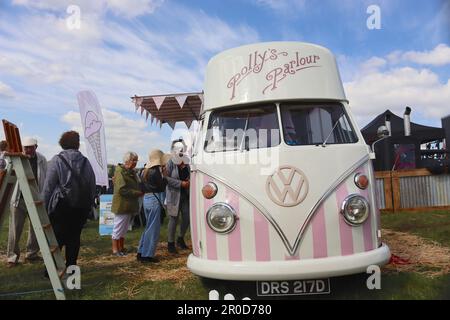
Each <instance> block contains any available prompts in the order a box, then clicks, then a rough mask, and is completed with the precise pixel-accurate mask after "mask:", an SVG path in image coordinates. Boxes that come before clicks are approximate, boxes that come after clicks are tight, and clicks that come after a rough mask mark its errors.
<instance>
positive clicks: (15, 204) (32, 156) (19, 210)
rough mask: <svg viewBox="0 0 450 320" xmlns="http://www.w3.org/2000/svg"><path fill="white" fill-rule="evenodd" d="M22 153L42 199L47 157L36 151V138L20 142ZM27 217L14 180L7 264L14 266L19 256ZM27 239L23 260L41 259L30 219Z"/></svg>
mask: <svg viewBox="0 0 450 320" xmlns="http://www.w3.org/2000/svg"><path fill="white" fill-rule="evenodd" d="M22 146H23V153H24V154H25V155H26V156H27V157H28V160H29V162H30V165H31V170H32V171H33V175H34V177H35V179H36V182H37V187H38V191H39V198H41V199H42V191H43V189H44V183H45V177H46V174H47V159H45V157H44V156H43V155H42V154H40V153H39V152H37V151H36V149H37V148H38V143H37V140H36V139H34V138H30V137H26V138H25V139H24V140H23V143H22ZM27 217H28V209H27V207H26V204H25V200H24V197H23V195H22V192H21V190H20V188H19V182H18V181H17V182H16V185H15V187H14V192H13V195H12V197H11V215H10V218H9V234H8V248H7V253H6V256H7V261H8V266H9V267H13V266H16V265H17V264H18V262H19V257H20V246H19V243H20V237H21V235H22V231H23V228H24V225H25V219H26V218H27ZM28 230H29V232H28V241H27V253H26V256H25V261H30V262H31V261H36V260H41V258H40V257H39V255H38V253H39V244H38V242H37V239H36V234H35V233H34V230H33V227H32V225H31V221H30V224H29V227H28Z"/></svg>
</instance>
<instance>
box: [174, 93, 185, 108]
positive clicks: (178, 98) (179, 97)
mask: <svg viewBox="0 0 450 320" xmlns="http://www.w3.org/2000/svg"><path fill="white" fill-rule="evenodd" d="M187 97H188V96H187V95H186V94H183V95H181V96H175V99H177V102H178V104H179V105H180V108H181V109H183V106H184V103H185V102H186V99H187Z"/></svg>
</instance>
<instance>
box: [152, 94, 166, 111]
mask: <svg viewBox="0 0 450 320" xmlns="http://www.w3.org/2000/svg"><path fill="white" fill-rule="evenodd" d="M164 99H166V96H158V97H153V102H154V103H155V105H156V109H158V110H159V108H161V105H162V104H163V102H164Z"/></svg>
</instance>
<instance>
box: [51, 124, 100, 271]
mask: <svg viewBox="0 0 450 320" xmlns="http://www.w3.org/2000/svg"><path fill="white" fill-rule="evenodd" d="M59 144H60V146H61V147H62V149H63V151H61V152H60V153H59V154H58V155H56V156H54V157H53V158H52V160H51V161H50V163H49V166H48V171H47V178H46V180H45V186H44V200H45V206H46V208H47V213H48V215H49V218H50V222H51V224H52V227H53V231H54V233H55V237H56V240H57V241H58V245H59V247H60V248H61V249H62V247H65V252H66V266H67V267H68V266H71V265H76V264H77V259H78V254H79V252H80V245H81V243H80V241H81V232H82V230H83V226H84V224H85V223H86V221H87V218H88V216H89V213H90V211H91V210H92V206H93V205H94V201H95V195H96V185H95V173H94V170H93V169H92V166H91V164H90V162H89V160H88V159H87V158H86V157H85V156H84V155H83V154H82V153H81V152H80V151H79V148H80V135H79V133H78V132H76V131H67V132H64V133H63V134H62V135H61V138H60V140H59Z"/></svg>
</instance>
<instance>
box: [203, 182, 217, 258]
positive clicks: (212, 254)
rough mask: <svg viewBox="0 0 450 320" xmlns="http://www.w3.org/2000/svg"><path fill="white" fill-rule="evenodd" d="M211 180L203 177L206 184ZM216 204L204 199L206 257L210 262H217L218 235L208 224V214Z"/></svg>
mask: <svg viewBox="0 0 450 320" xmlns="http://www.w3.org/2000/svg"><path fill="white" fill-rule="evenodd" d="M209 181H211V179H210V178H209V177H208V176H206V175H204V176H203V182H204V184H207V183H208V182H209ZM213 203H214V201H213V200H208V199H206V198H204V201H203V204H204V213H203V214H204V217H205V218H204V221H205V229H206V230H205V231H206V232H205V233H206V257H207V259H208V260H217V239H216V233H215V232H214V231H213V230H211V228H210V227H209V226H208V223H207V222H206V212H208V209H209V208H210V207H211V205H212V204H213Z"/></svg>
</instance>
